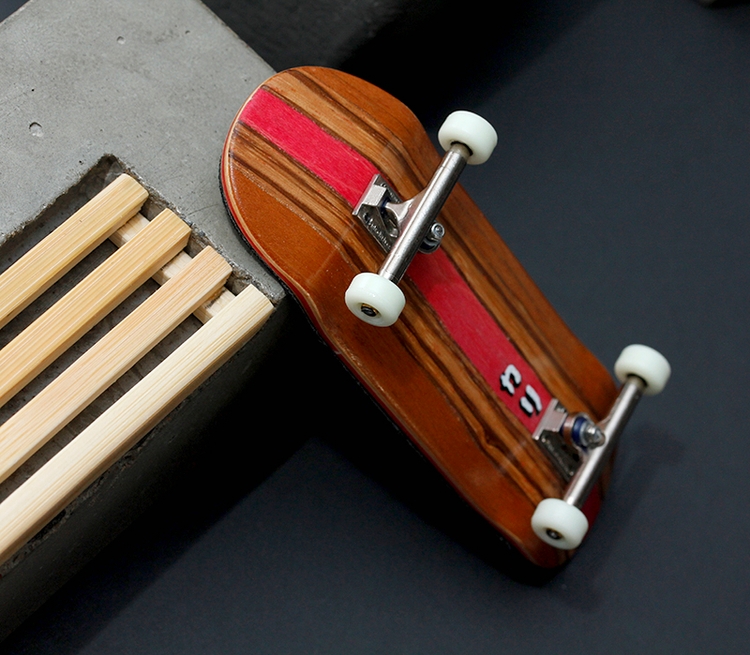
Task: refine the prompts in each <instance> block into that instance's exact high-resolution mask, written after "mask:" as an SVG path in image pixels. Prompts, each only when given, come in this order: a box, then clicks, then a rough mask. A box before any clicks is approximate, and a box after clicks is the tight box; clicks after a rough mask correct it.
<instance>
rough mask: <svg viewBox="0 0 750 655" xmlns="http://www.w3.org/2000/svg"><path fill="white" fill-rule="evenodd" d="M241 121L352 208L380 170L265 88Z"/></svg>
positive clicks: (243, 114) (253, 100) (252, 102)
mask: <svg viewBox="0 0 750 655" xmlns="http://www.w3.org/2000/svg"><path fill="white" fill-rule="evenodd" d="M240 120H241V121H242V122H243V123H245V124H246V125H248V126H250V127H252V128H253V129H254V130H256V131H257V132H259V133H260V134H262V135H263V136H264V137H266V139H268V140H269V141H270V142H271V143H273V144H274V145H276V146H277V147H278V148H279V149H280V150H283V151H284V152H285V153H287V154H288V155H289V156H290V157H292V158H293V159H295V160H297V161H298V162H299V163H300V164H302V165H303V166H304V167H305V168H306V169H307V170H309V171H311V172H312V173H314V174H315V175H317V176H318V177H319V178H320V179H321V180H323V182H325V183H326V184H327V185H328V186H329V187H331V188H332V189H333V190H334V191H336V192H337V193H338V194H339V195H340V196H342V197H343V198H344V199H345V200H346V201H347V202H348V203H349V204H350V205H351V206H352V207H353V206H354V205H356V204H357V202H358V201H359V199H360V198H361V197H362V192H363V190H364V189H365V188H366V187H367V185H368V184H370V180H371V179H372V178H373V176H374V175H375V174H376V173H377V172H378V170H377V169H376V168H375V167H374V166H373V165H372V164H371V163H370V162H369V161H368V160H367V159H365V158H364V157H363V156H362V155H360V154H359V153H358V152H357V151H356V150H354V149H353V148H351V147H349V146H348V145H346V144H345V143H343V142H341V141H339V140H338V139H337V138H335V137H333V136H331V135H330V134H328V132H326V131H325V130H323V128H321V127H320V126H319V125H318V124H317V123H315V122H314V121H312V120H311V119H309V118H308V117H307V116H303V115H302V114H300V113H299V112H298V111H297V110H296V109H294V108H292V107H290V106H289V105H287V104H286V103H285V102H284V101H283V100H280V99H279V98H277V97H276V96H275V95H273V94H272V93H270V92H268V91H266V90H265V89H258V90H257V91H256V92H255V94H254V95H253V97H252V98H251V99H250V101H249V102H248V103H247V104H246V105H245V108H244V109H243V110H242V113H241V114H240Z"/></svg>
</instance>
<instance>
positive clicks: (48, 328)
mask: <svg viewBox="0 0 750 655" xmlns="http://www.w3.org/2000/svg"><path fill="white" fill-rule="evenodd" d="M189 236H190V228H189V227H188V226H187V225H186V224H185V223H183V222H182V221H181V220H180V219H179V218H178V217H177V216H176V215H175V214H173V213H172V212H171V211H169V210H164V211H163V212H162V213H161V214H159V216H157V217H156V218H155V219H154V220H153V221H151V223H150V224H149V226H148V227H147V228H145V229H144V230H142V231H141V232H140V233H139V234H138V235H137V236H136V237H135V238H134V239H133V240H132V241H130V242H129V243H128V244H126V245H125V246H123V247H122V248H120V249H119V250H118V251H117V252H116V253H114V254H113V255H112V256H111V257H109V258H108V259H107V260H106V261H105V262H103V263H102V264H101V265H100V266H99V267H98V268H97V269H96V270H94V271H93V272H92V273H91V274H89V275H88V277H86V278H85V279H84V280H83V281H81V282H80V283H79V284H78V285H76V286H75V287H74V288H73V289H72V290H71V291H70V292H69V293H68V294H66V295H65V296H64V297H63V298H61V299H60V300H59V301H58V302H57V303H55V305H53V306H52V307H50V309H48V310H47V311H46V312H45V313H44V314H42V315H41V316H40V317H39V318H38V319H37V320H36V321H34V322H33V323H32V324H31V325H29V326H28V327H27V328H26V329H25V330H24V331H23V332H21V333H20V334H19V335H18V336H17V337H16V338H15V339H13V341H11V342H10V343H9V344H8V345H6V346H5V348H3V349H2V350H1V351H0V371H2V372H3V375H2V377H1V378H0V405H3V404H4V403H6V402H7V401H8V399H9V398H11V397H12V396H13V395H14V394H15V393H16V392H18V391H19V390H20V389H21V388H23V387H24V386H25V385H26V384H27V383H28V382H29V381H30V380H31V379H32V378H34V376H36V375H37V374H38V373H39V372H40V371H42V370H43V369H44V368H46V367H47V366H48V365H49V364H50V363H51V362H53V361H54V360H55V359H56V358H57V357H58V356H59V355H60V354H61V353H62V352H64V351H65V350H66V349H67V348H68V347H69V346H70V345H71V344H73V343H74V342H75V341H76V340H77V339H78V338H79V337H80V336H81V335H83V334H85V333H86V332H87V331H88V330H89V329H90V328H91V327H93V326H94V325H95V324H96V323H98V322H99V321H100V320H101V319H102V318H103V317H104V316H106V315H107V314H108V313H109V312H110V311H111V310H112V309H114V308H115V307H116V306H117V305H118V304H120V302H122V301H123V300H124V299H125V298H126V297H127V296H128V295H130V294H131V293H132V292H133V291H134V290H135V289H137V288H138V287H139V286H140V285H141V284H143V283H144V282H145V281H146V280H147V279H148V278H150V277H151V276H152V275H153V274H154V272H155V271H156V270H158V269H159V268H160V267H161V266H163V265H164V263H165V262H167V261H169V260H170V259H172V258H173V257H174V256H175V255H176V254H177V253H178V252H179V251H180V250H182V248H184V247H185V244H186V243H187V240H188V237H189Z"/></svg>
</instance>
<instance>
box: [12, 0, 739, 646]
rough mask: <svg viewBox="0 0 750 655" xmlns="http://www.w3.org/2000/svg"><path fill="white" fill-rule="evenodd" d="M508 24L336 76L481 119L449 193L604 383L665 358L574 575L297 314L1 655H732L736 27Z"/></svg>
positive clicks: (466, 16) (697, 17)
mask: <svg viewBox="0 0 750 655" xmlns="http://www.w3.org/2000/svg"><path fill="white" fill-rule="evenodd" d="M12 4H14V3H7V2H4V3H0V8H5V7H10V6H11V5H12ZM15 4H17V3H15ZM519 4H521V6H520V7H518V8H513V9H508V10H503V11H504V13H503V16H502V17H501V19H500V20H497V19H493V18H492V17H490V16H489V12H488V11H487V10H484V11H480V10H477V9H474V8H473V2H464V3H443V4H440V5H439V6H438V7H437V9H436V10H435V11H434V12H433V13H432V14H431V15H429V16H425V17H424V22H423V25H422V27H421V28H419V29H415V28H414V25H413V24H409V25H408V27H409V29H408V30H407V29H405V28H401V27H399V25H398V24H396V23H390V24H387V25H385V26H383V27H382V29H379V31H378V34H377V35H376V36H375V39H374V41H372V42H371V43H369V44H363V45H361V46H358V47H357V49H356V51H355V52H352V53H346V56H341V55H340V54H338V55H336V56H339V57H340V58H341V60H340V61H338V62H335V61H334V62H330V63H337V64H338V65H340V66H342V67H344V68H346V69H348V70H351V71H354V72H358V73H360V74H361V75H363V76H365V77H368V78H369V79H372V80H374V81H376V82H378V83H380V84H381V85H383V86H386V87H387V88H389V89H390V90H392V91H394V92H395V93H397V94H398V95H399V96H400V97H401V98H402V99H403V100H405V101H406V102H407V103H408V104H410V105H411V106H412V107H414V108H415V109H416V110H417V112H418V114H419V115H420V117H421V118H422V119H423V121H424V122H425V124H426V125H427V126H428V128H429V129H430V131H431V132H432V133H434V131H435V130H436V129H437V127H438V126H439V122H440V120H441V119H442V117H443V116H444V115H445V114H446V113H447V112H448V111H450V110H451V109H453V108H468V109H473V110H475V111H478V112H480V113H482V114H483V115H485V116H486V117H487V118H489V119H490V120H491V121H492V122H493V123H494V124H495V126H496V128H497V130H498V133H499V137H500V139H499V146H498V149H497V151H496V154H495V155H494V157H493V159H491V160H490V162H489V163H488V164H486V165H485V166H483V167H480V168H476V169H471V170H468V171H467V172H466V173H465V175H464V184H465V186H466V187H467V188H468V189H469V191H470V193H472V195H473V196H474V198H475V199H476V200H477V202H478V203H479V204H480V206H481V207H482V208H483V210H484V211H485V212H486V213H487V215H488V216H489V217H490V219H491V220H492V222H493V224H494V225H495V226H496V227H497V229H498V230H499V231H500V233H501V234H502V235H503V237H504V238H505V239H506V240H507V242H508V243H509V245H510V246H511V248H512V249H513V251H514V252H515V253H516V255H517V256H518V257H519V258H520V259H521V261H522V262H523V263H524V265H525V266H526V267H527V268H528V269H529V271H530V272H531V274H532V276H533V277H534V278H535V280H536V281H537V282H538V284H539V285H540V287H541V288H542V290H543V291H544V292H545V294H546V295H547V296H548V297H549V299H550V300H551V301H552V303H553V304H554V305H555V307H556V308H557V309H558V310H559V312H560V313H561V314H562V316H563V317H564V318H565V320H566V321H567V322H568V323H569V324H570V326H571V327H572V328H573V330H574V331H575V332H576V333H577V334H578V335H579V336H580V337H581V338H582V340H583V341H584V342H585V343H586V344H587V345H588V346H589V347H590V348H591V349H592V350H593V351H594V353H595V354H596V355H597V356H599V358H600V359H601V360H602V361H603V362H605V363H606V364H608V365H610V364H611V363H612V362H613V361H614V359H615V358H616V357H617V354H618V353H619V350H620V349H621V348H622V347H623V346H624V345H626V344H627V343H630V342H643V343H648V344H651V345H653V346H655V347H657V348H658V349H660V350H662V352H663V353H664V354H665V355H666V356H667V357H668V358H669V359H670V361H671V362H672V365H673V370H674V374H673V379H672V381H671V382H670V385H669V386H668V387H667V390H666V391H665V392H664V394H663V395H662V396H659V397H657V398H655V399H646V401H644V402H643V404H642V406H641V407H639V408H638V411H637V413H636V415H635V417H634V419H633V421H632V423H631V425H630V427H629V428H628V430H627V432H626V434H625V436H624V439H623V443H622V446H621V449H620V456H619V459H618V462H617V466H616V475H615V478H614V482H613V485H612V490H611V494H610V496H609V499H608V502H607V504H606V505H605V507H604V509H603V512H602V515H601V517H600V520H599V521H598V523H597V524H596V525H595V527H594V528H593V530H592V532H591V535H590V538H589V539H588V540H587V542H586V543H585V545H584V547H583V548H582V549H581V551H580V552H579V553H578V555H577V556H576V558H575V559H574V560H573V562H571V563H570V564H569V565H568V566H567V567H566V568H564V569H563V570H561V571H559V572H557V574H556V575H553V576H551V577H550V576H543V575H535V574H534V572H533V571H528V570H526V569H525V567H523V566H521V565H520V564H519V563H518V562H517V561H516V560H515V559H514V558H513V557H512V556H509V555H507V554H506V553H505V552H504V551H503V550H502V548H501V547H500V546H499V545H498V544H497V543H496V542H495V541H494V540H493V539H492V536H491V535H490V534H488V533H487V531H486V530H485V529H484V526H483V525H482V524H481V522H480V521H478V520H476V518H475V517H473V516H472V514H471V513H470V512H469V511H468V510H466V509H465V508H464V507H463V506H462V505H461V503H460V502H459V501H457V500H456V499H455V498H454V497H453V495H452V494H451V493H450V492H449V491H448V490H447V489H446V488H445V486H444V485H443V484H442V483H441V481H440V480H438V479H437V477H436V476H435V475H434V474H433V473H432V472H431V471H430V470H429V467H427V466H426V465H425V464H424V463H423V462H421V461H420V459H419V458H418V457H417V456H416V455H414V453H413V452H412V451H411V449H410V448H409V447H408V446H407V445H405V444H404V442H403V440H402V439H401V437H400V435H398V434H396V433H395V432H394V431H393V430H392V429H391V427H390V426H389V425H388V423H387V421H385V420H384V419H383V418H382V416H381V415H380V414H379V412H378V411H377V410H376V409H375V408H373V407H372V406H371V404H370V403H369V401H367V400H365V399H364V398H363V397H362V396H361V394H360V393H359V390H358V389H357V388H356V386H355V385H354V384H353V382H352V381H351V380H350V379H349V378H348V377H347V376H346V374H344V373H343V372H342V371H341V369H340V367H339V366H338V364H337V363H336V362H334V361H333V360H332V358H331V357H330V356H329V354H328V353H327V352H326V350H325V349H324V348H323V347H322V346H321V345H320V344H319V343H318V342H317V341H316V339H315V338H314V337H313V336H311V335H310V334H309V332H308V331H307V330H306V327H305V325H304V322H303V321H301V320H300V321H298V324H296V325H294V326H292V327H291V328H290V335H289V339H287V341H286V342H285V346H286V347H285V348H284V349H283V350H282V351H280V352H279V353H278V354H277V355H276V357H275V359H274V360H273V361H271V362H269V365H268V366H267V367H266V369H265V372H264V374H263V375H262V376H261V380H259V382H258V383H257V384H256V385H255V386H254V387H253V388H252V389H248V391H247V394H246V396H245V397H243V398H241V399H239V400H238V402H237V403H236V404H235V405H234V407H233V408H232V409H231V410H230V411H229V412H227V414H226V415H225V417H224V418H223V419H222V421H220V422H218V423H217V424H216V425H214V426H213V428H212V430H211V432H210V434H209V438H208V439H207V445H206V448H205V450H204V451H203V452H201V453H198V454H197V455H196V463H195V467H194V469H193V471H192V475H191V476H189V477H187V478H185V479H181V480H175V484H174V489H173V493H172V494H171V495H170V496H169V497H166V498H162V499H160V500H159V501H158V503H157V505H156V506H155V508H154V510H153V511H152V512H150V513H149V514H148V515H146V516H144V517H143V519H142V520H140V521H139V522H138V523H137V524H135V525H134V526H133V527H132V528H131V529H129V530H128V531H127V532H126V533H125V534H123V535H122V536H121V537H120V538H119V539H118V540H117V541H116V542H114V543H113V544H112V545H111V546H110V547H109V548H108V549H106V550H105V551H104V552H103V553H102V554H101V555H100V556H99V557H98V558H97V559H96V560H95V561H94V562H92V563H91V564H90V565H89V566H88V567H87V568H86V569H85V570H84V572H83V573H82V574H80V575H79V576H78V577H77V578H75V579H74V580H73V582H71V583H70V584H69V585H68V586H67V587H65V588H64V589H63V590H62V591H61V592H59V593H58V594H57V595H56V596H55V597H53V599H52V600H51V601H50V602H49V603H48V604H47V605H46V606H45V607H44V608H42V610H40V611H39V612H38V613H37V614H36V615H35V616H34V617H32V619H30V620H29V621H28V622H27V623H26V624H25V625H24V626H23V627H22V628H21V629H20V630H19V631H18V632H17V633H16V634H15V635H14V636H13V637H11V639H10V640H9V641H8V642H6V643H5V644H4V646H5V649H6V652H9V653H57V654H73V653H76V654H78V653H81V654H82V653H160V654H164V653H183V654H184V653H214V652H215V653H246V652H248V653H550V652H553V653H576V654H578V653H633V652H640V653H657V652H658V653H672V652H674V653H677V652H679V653H707V652H722V653H739V652H746V650H747V643H748V640H749V638H750V624H749V622H748V610H749V609H750V571H749V570H750V556H749V555H748V552H749V549H748V544H749V543H750V513H749V512H748V504H747V498H748V496H749V495H750V482H749V479H750V476H748V471H750V455H749V454H748V447H747V443H748V439H747V436H746V434H745V433H746V428H745V425H744V418H743V417H744V416H745V414H746V412H745V411H744V410H745V406H746V405H747V400H748V391H747V389H748V383H749V382H750V380H749V379H748V377H749V376H748V372H747V370H748V366H749V365H750V362H749V361H748V354H749V353H750V347H749V345H750V344H748V330H747V324H748V318H749V311H748V298H747V289H748V284H749V283H750V266H749V265H748V257H747V254H746V251H747V247H748V242H749V237H750V235H749V234H748V232H749V231H750V228H749V227H748V216H749V215H750V193H749V191H750V163H749V162H750V85H749V84H748V77H749V75H750V7H748V6H743V5H739V6H734V7H727V8H721V9H705V8H702V7H700V6H699V5H698V4H697V3H694V2H692V1H690V0H569V1H568V2H563V1H562V0H559V1H552V0H547V1H543V0H537V1H534V0H529V1H528V2H525V3H519ZM407 23H409V22H408V21H407ZM407 37H408V38H407ZM250 45H251V46H252V45H253V44H252V43H250ZM321 47H323V46H321ZM259 50H260V48H259ZM261 54H262V55H263V56H264V57H266V59H267V60H268V61H269V63H270V64H271V65H274V66H277V67H278V66H279V64H278V63H276V62H274V59H273V58H274V56H275V54H274V51H273V48H271V49H270V50H269V51H268V52H262V51H261ZM314 58H315V56H314V53H311V54H310V59H311V60H312V59H314ZM286 63H289V62H286ZM291 63H299V64H305V63H319V62H318V61H298V62H291ZM327 63H328V62H327ZM249 412H252V421H251V420H249V419H248V420H247V421H246V422H244V420H243V416H246V415H247V413H249ZM350 412H351V413H352V415H351V416H347V414H349V413H350ZM259 413H262V414H268V415H270V416H271V417H272V421H273V423H274V426H275V428H274V430H272V431H268V430H260V431H258V436H260V435H263V436H264V438H263V440H262V441H261V440H260V439H259V438H257V437H256V435H255V434H253V431H252V430H250V429H248V428H247V427H246V425H247V424H248V423H252V424H254V423H255V422H256V421H257V420H258V419H257V417H258V415H259ZM235 421H239V422H238V423H235ZM269 435H273V436H272V437H271V438H268V437H269Z"/></svg>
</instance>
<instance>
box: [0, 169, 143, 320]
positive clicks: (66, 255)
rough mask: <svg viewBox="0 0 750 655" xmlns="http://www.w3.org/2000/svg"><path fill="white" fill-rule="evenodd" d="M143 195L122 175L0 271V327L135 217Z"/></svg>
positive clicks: (136, 185) (139, 186) (130, 179)
mask: <svg viewBox="0 0 750 655" xmlns="http://www.w3.org/2000/svg"><path fill="white" fill-rule="evenodd" d="M147 197H148V193H147V192H146V189H144V188H143V187H142V186H141V185H140V184H138V182H136V181H135V180H134V179H133V178H132V177H129V176H128V175H120V176H119V177H118V178H117V179H116V180H115V181H114V182H112V183H111V184H110V185H108V186H107V187H106V188H105V189H104V190H103V191H101V192H99V193H98V194H97V195H96V196H94V198H92V199H91V200H89V201H88V202H87V203H86V204H85V205H84V206H83V207H81V209H79V210H78V211H77V212H75V213H74V214H73V215H72V216H71V217H70V218H68V219H67V220H66V221H65V222H64V223H63V224H62V225H60V226H59V227H58V228H57V229H55V230H54V231H53V232H52V233H51V234H49V235H48V236H47V237H45V238H44V239H42V241H40V242H39V243H38V244H37V245H36V246H34V247H33V248H32V249H31V250H30V251H29V252H27V253H26V254H25V255H24V256H23V257H21V258H20V259H19V260H18V261H17V262H15V263H14V264H13V265H12V266H11V267H10V268H8V269H7V270H6V271H5V272H4V273H3V274H2V275H0V327H2V326H3V325H5V324H6V323H8V322H9V321H10V320H11V319H12V318H13V317H14V316H16V315H17V314H18V313H19V312H20V311H21V310H23V309H24V307H26V306H28V305H29V304H30V303H31V302H33V301H34V299H36V298H37V297H39V295H41V294H42V293H44V291H45V290H46V289H48V288H49V287H50V286H51V285H52V284H54V283H55V282H56V281H57V280H59V279H60V278H61V277H62V276H63V275H65V273H67V272H68V271H69V270H70V269H71V268H73V266H75V265H76V264H77V263H78V262H79V261H81V260H82V259H83V258H84V257H85V256H86V255H87V254H88V253H90V252H91V251H92V250H93V249H94V248H96V247H97V246H98V245H99V244H100V243H102V242H103V241H104V240H105V239H106V238H107V237H108V236H109V235H110V234H111V233H112V232H113V231H114V230H116V229H117V228H119V227H120V226H121V225H122V224H123V223H125V221H127V220H128V219H129V218H130V217H131V216H133V214H135V213H136V212H137V211H138V210H139V209H140V207H141V205H142V204H143V203H144V202H145V200H146V198H147Z"/></svg>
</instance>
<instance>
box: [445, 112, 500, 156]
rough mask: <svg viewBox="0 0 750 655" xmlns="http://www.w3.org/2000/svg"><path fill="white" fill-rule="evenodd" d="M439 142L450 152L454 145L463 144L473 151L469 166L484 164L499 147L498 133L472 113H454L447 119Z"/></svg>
mask: <svg viewBox="0 0 750 655" xmlns="http://www.w3.org/2000/svg"><path fill="white" fill-rule="evenodd" d="M438 141H440V145H441V146H443V150H448V149H449V148H450V147H451V145H453V144H454V143H463V144H464V145H465V146H466V147H467V148H468V149H469V150H471V157H469V158H468V159H467V160H466V161H467V162H468V163H469V164H484V162H486V161H487V160H488V159H489V158H490V155H491V154H492V151H493V150H494V149H495V146H496V145H497V132H495V128H494V127H492V125H490V124H489V123H488V122H487V121H486V120H484V118H482V117H481V116H478V115H477V114H473V113H472V112H470V111H454V112H453V113H452V114H451V115H450V116H448V118H446V119H445V122H443V124H442V126H441V127H440V131H439V132H438Z"/></svg>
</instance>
